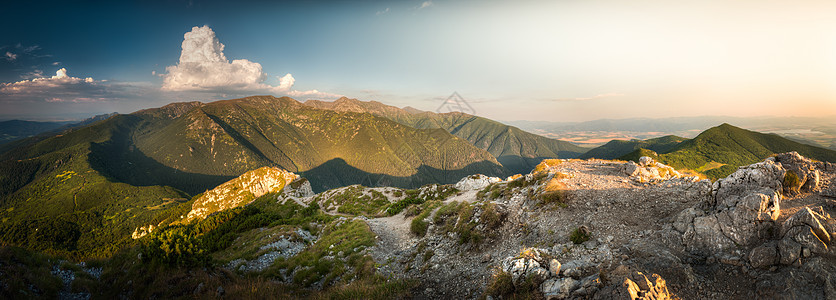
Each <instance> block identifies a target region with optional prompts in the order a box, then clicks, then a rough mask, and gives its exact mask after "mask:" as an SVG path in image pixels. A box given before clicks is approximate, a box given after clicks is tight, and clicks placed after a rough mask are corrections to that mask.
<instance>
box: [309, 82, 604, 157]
mask: <svg viewBox="0 0 836 300" xmlns="http://www.w3.org/2000/svg"><path fill="white" fill-rule="evenodd" d="M305 104H306V105H308V106H311V107H317V108H324V109H330V110H335V111H345V112H368V113H371V114H374V115H378V116H382V117H385V118H389V119H391V120H394V121H396V122H398V123H401V124H404V125H407V126H411V127H415V128H442V129H444V130H447V131H448V132H450V133H452V134H454V135H456V136H458V137H460V138H463V139H466V140H467V141H469V142H470V143H472V144H473V145H475V146H476V147H479V148H480V149H483V150H487V151H488V152H490V153H491V154H492V155H493V156H494V157H496V159H497V160H498V161H499V162H500V163H502V165H503V166H504V167H505V168H507V169H508V170H510V171H511V172H512V173H528V172H529V171H531V169H533V168H534V166H535V165H537V164H538V163H539V162H540V161H541V160H542V159H544V158H575V157H578V156H579V155H580V154H582V153H584V152H586V151H587V150H588V148H583V147H580V146H577V145H575V144H572V143H569V142H566V141H561V140H556V139H551V138H546V137H542V136H538V135H535V134H532V133H528V132H525V131H523V130H520V129H519V128H516V127H513V126H508V125H505V124H502V123H499V122H496V121H493V120H490V119H486V118H482V117H477V116H473V115H468V114H463V113H456V112H453V113H441V114H440V113H434V112H427V111H420V110H417V109H414V108H410V107H407V108H403V109H401V108H397V107H394V106H389V105H385V104H383V103H380V102H376V101H370V102H365V101H359V100H356V99H348V98H345V97H343V98H340V99H338V100H336V101H334V102H325V101H317V100H309V101H306V102H305Z"/></svg>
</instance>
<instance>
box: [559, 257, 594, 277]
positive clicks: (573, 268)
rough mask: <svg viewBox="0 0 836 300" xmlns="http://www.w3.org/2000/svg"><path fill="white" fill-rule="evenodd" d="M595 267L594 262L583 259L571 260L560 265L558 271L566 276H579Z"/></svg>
mask: <svg viewBox="0 0 836 300" xmlns="http://www.w3.org/2000/svg"><path fill="white" fill-rule="evenodd" d="M594 268H595V264H593V263H591V262H588V261H585V260H573V261H570V262H567V263H565V264H563V265H561V270H560V273H561V275H563V276H566V277H573V278H581V277H583V276H584V275H586V274H587V273H589V272H590V271H592V270H593V269H594Z"/></svg>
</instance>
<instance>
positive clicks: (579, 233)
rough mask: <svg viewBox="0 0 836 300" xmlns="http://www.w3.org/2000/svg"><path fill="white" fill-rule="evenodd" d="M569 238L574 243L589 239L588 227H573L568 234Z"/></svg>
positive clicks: (581, 242)
mask: <svg viewBox="0 0 836 300" xmlns="http://www.w3.org/2000/svg"><path fill="white" fill-rule="evenodd" d="M569 240H570V241H572V243H575V244H583V242H586V241H588V240H589V229H586V226H581V227H578V228H575V230H573V231H572V234H570V235H569Z"/></svg>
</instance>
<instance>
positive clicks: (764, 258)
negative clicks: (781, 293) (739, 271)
mask: <svg viewBox="0 0 836 300" xmlns="http://www.w3.org/2000/svg"><path fill="white" fill-rule="evenodd" d="M779 261H780V256H779V255H778V246H777V243H775V242H769V243H766V244H763V245H761V246H759V247H756V248H754V249H752V251H751V252H750V253H749V264H751V265H752V267H755V268H765V269H768V268H769V267H771V266H773V265H775V264H777V263H778V262H779Z"/></svg>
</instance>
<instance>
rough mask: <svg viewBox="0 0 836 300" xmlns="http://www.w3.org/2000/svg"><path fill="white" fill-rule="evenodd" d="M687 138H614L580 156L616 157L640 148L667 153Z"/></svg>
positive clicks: (671, 136) (583, 157) (670, 136)
mask: <svg viewBox="0 0 836 300" xmlns="http://www.w3.org/2000/svg"><path fill="white" fill-rule="evenodd" d="M686 140H688V139H686V138H683V137H678V136H675V135H668V136H663V137H658V138H654V139H647V140H631V141H621V140H612V141H609V142H607V143H606V144H604V145H601V146H599V147H596V148H593V149H592V150H589V151H588V152H586V153H584V154H581V156H580V157H578V158H582V159H587V158H600V159H616V158H619V157H622V156H624V155H626V154H628V153H630V152H633V151H635V150H637V149H640V148H643V149H647V150H652V151H655V152H658V153H665V152H668V151H670V150H671V149H673V148H675V147H676V146H677V145H679V144H680V143H682V142H683V141H686Z"/></svg>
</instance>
